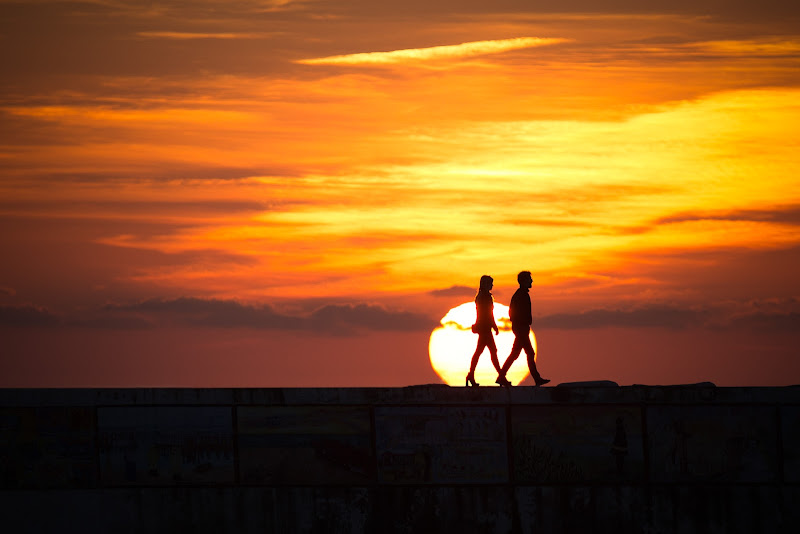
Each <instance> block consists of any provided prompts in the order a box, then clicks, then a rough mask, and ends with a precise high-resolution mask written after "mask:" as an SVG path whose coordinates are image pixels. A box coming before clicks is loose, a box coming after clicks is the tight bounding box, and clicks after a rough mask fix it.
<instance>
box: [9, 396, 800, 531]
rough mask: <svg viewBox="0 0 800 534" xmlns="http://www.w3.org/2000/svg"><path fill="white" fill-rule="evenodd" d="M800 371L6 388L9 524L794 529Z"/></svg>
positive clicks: (12, 527) (799, 469)
mask: <svg viewBox="0 0 800 534" xmlns="http://www.w3.org/2000/svg"><path fill="white" fill-rule="evenodd" d="M798 438H800V387H787V388H716V387H714V386H713V384H707V383H706V384H697V385H691V386H629V387H618V386H617V385H616V384H613V383H610V382H599V383H583V384H563V385H559V386H557V387H550V388H531V387H516V388H512V389H504V388H497V387H495V388H470V389H467V388H449V387H447V386H440V385H430V386H414V387H408V388H363V389H334V388H331V389H213V390H200V389H124V390H121V389H74V390H0V514H2V518H3V519H2V523H0V524H3V525H5V526H6V528H4V529H3V530H4V531H7V532H15V533H16V532H69V531H73V530H74V531H80V532H148V533H150V532H214V533H224V532H235V533H240V532H409V533H410V532H414V533H419V532H429V531H439V532H442V531H444V532H459V531H462V532H541V531H545V532H614V533H619V532H703V533H708V532H748V533H752V532H795V531H797V528H798V527H797V525H800V510H799V509H798V508H800V507H798V504H800V445H798Z"/></svg>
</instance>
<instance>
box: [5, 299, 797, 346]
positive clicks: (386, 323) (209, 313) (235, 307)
mask: <svg viewBox="0 0 800 534" xmlns="http://www.w3.org/2000/svg"><path fill="white" fill-rule="evenodd" d="M450 289H451V290H456V291H458V290H460V288H450ZM445 291H450V290H445ZM798 304H800V303H798V301H797V300H796V299H789V301H788V305H785V306H778V307H775V306H772V307H771V308H770V309H766V310H765V309H759V308H758V307H752V308H750V309H747V310H741V309H739V310H724V309H713V310H712V309H706V310H703V309H688V308H679V307H669V306H650V307H640V308H634V309H628V310H619V309H618V310H614V309H595V310H588V311H585V312H580V313H558V314H552V315H544V316H538V317H535V318H534V325H533V326H534V328H535V329H537V330H540V329H541V330H545V329H558V330H579V329H598V328H637V329H639V328H667V329H689V328H705V329H713V330H730V329H736V330H740V329H747V330H753V331H761V332H789V333H800V311H798ZM437 325H438V322H437V321H436V320H434V319H432V318H431V317H428V316H426V315H424V314H420V313H414V312H408V311H400V310H391V309H386V308H383V307H381V306H376V305H371V304H328V305H324V306H321V307H319V308H317V309H316V310H314V311H313V312H311V313H309V314H306V315H288V314H284V313H281V312H279V311H277V310H275V309H274V308H272V307H270V306H266V305H265V306H251V305H247V304H242V303H239V302H236V301H233V300H216V299H200V298H193V297H182V298H177V299H166V300H162V299H151V300H146V301H142V302H137V303H133V304H124V305H108V306H106V307H104V308H102V309H99V310H95V311H94V312H91V313H87V314H83V315H80V316H77V315H75V316H66V315H64V316H62V315H58V314H56V313H53V312H51V311H48V310H47V309H45V308H39V307H34V306H16V307H15V306H0V327H7V328H19V327H88V328H101V329H140V328H157V327H168V326H191V327H198V328H251V329H258V330H282V331H306V332H318V333H322V334H341V335H347V334H353V333H355V332H359V331H373V332H389V331H393V332H411V331H430V330H432V329H433V328H435V327H436V326H437Z"/></svg>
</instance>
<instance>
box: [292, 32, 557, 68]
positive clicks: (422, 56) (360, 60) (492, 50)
mask: <svg viewBox="0 0 800 534" xmlns="http://www.w3.org/2000/svg"><path fill="white" fill-rule="evenodd" d="M568 41H570V39H562V38H555V37H548V38H542V37H517V38H514V39H498V40H492V41H473V42H470V43H461V44H457V45H445V46H432V47H428V48H408V49H404V50H392V51H390V52H364V53H359V54H346V55H340V56H328V57H321V58H313V59H301V60H299V61H297V63H302V64H305V65H391V64H396V63H414V62H419V61H436V60H446V59H460V58H465V57H472V56H481V55H485V54H499V53H501V52H508V51H509V50H519V49H522V48H532V47H536V46H547V45H553V44H559V43H564V42H568Z"/></svg>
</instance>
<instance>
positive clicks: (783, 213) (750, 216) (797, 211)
mask: <svg viewBox="0 0 800 534" xmlns="http://www.w3.org/2000/svg"><path fill="white" fill-rule="evenodd" d="M696 221H732V222H735V221H749V222H772V223H780V224H791V225H798V224H800V205H788V206H776V207H774V208H772V209H742V210H729V211H690V212H682V213H676V214H674V215H670V216H668V217H662V218H661V219H658V221H656V223H657V224H675V223H684V222H696Z"/></svg>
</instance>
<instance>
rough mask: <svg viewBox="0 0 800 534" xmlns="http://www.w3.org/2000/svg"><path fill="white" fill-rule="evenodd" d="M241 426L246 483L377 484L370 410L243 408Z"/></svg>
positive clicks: (241, 464) (241, 462)
mask: <svg viewBox="0 0 800 534" xmlns="http://www.w3.org/2000/svg"><path fill="white" fill-rule="evenodd" d="M237 426H238V436H239V469H240V472H241V479H242V482H243V483H245V484H363V483H370V482H372V481H373V479H374V473H375V467H374V466H375V460H374V455H373V453H372V439H371V436H372V426H371V423H370V411H369V408H366V407H359V406H353V407H351V406H242V407H239V408H238V410H237Z"/></svg>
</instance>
